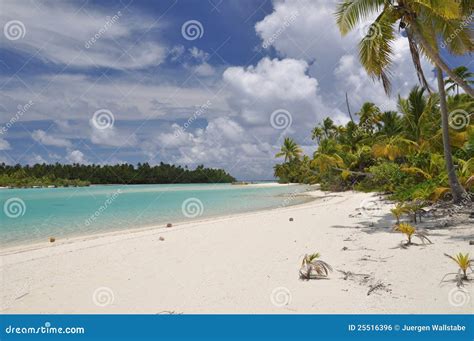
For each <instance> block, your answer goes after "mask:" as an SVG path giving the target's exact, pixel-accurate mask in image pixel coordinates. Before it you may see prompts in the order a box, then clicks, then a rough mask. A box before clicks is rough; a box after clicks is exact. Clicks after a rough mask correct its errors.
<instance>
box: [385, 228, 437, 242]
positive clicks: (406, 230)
mask: <svg viewBox="0 0 474 341" xmlns="http://www.w3.org/2000/svg"><path fill="white" fill-rule="evenodd" d="M394 229H395V231H398V232H401V233H403V234H405V235H406V236H407V238H408V240H407V243H406V244H405V246H408V245H413V242H412V241H411V238H412V237H413V236H415V237H418V238H419V239H420V240H421V242H422V243H423V244H425V242H428V243H429V244H433V243H432V242H431V240H429V239H428V237H427V236H426V233H423V232H418V231H417V230H416V229H415V228H414V227H413V226H412V225H410V224H406V223H401V224H399V225H396V226H395V228H394Z"/></svg>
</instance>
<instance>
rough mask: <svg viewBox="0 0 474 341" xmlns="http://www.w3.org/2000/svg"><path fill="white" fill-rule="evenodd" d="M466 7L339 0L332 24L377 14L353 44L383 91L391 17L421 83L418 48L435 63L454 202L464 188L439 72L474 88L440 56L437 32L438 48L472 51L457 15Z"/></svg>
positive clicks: (344, 28)
mask: <svg viewBox="0 0 474 341" xmlns="http://www.w3.org/2000/svg"><path fill="white" fill-rule="evenodd" d="M470 11H471V1H468V0H463V1H457V0H431V1H422V0H403V1H401V0H400V1H387V0H343V1H341V2H340V3H339V5H338V8H337V11H336V19H337V24H338V26H339V29H340V31H341V34H343V35H345V34H347V33H348V32H350V31H351V30H353V29H354V28H355V27H356V26H357V25H358V24H359V23H361V22H363V21H364V20H366V19H368V18H369V16H371V15H372V14H374V13H378V16H377V18H376V19H375V21H374V22H373V23H372V24H371V26H370V28H369V31H368V32H367V34H366V36H365V37H364V38H363V39H362V40H361V41H360V43H359V59H360V61H361V63H362V65H363V66H364V68H365V69H366V71H367V73H368V74H369V76H371V77H372V78H375V79H379V80H381V81H382V83H383V86H384V89H385V91H386V92H387V93H389V92H390V87H391V84H390V67H391V65H392V62H393V57H394V51H393V42H394V41H395V39H396V25H395V24H396V23H397V22H398V27H399V29H405V30H406V33H407V38H408V42H409V46H410V52H411V55H412V59H413V63H414V65H415V69H416V71H417V75H418V78H419V80H420V83H421V84H422V85H423V86H424V87H426V88H429V87H428V84H427V82H426V80H425V77H424V75H423V70H422V68H421V63H420V57H419V51H421V52H422V53H423V54H424V55H425V56H427V57H428V59H429V60H430V61H431V62H432V63H433V65H434V66H435V67H436V71H437V72H436V73H437V80H438V91H439V95H440V109H441V118H442V132H443V148H444V155H445V161H446V170H447V173H448V179H449V184H450V187H451V192H452V194H453V201H454V202H455V203H458V202H461V201H462V200H463V199H464V197H465V196H466V192H465V191H464V189H463V188H462V186H461V185H460V184H459V181H458V179H457V177H456V173H455V169H454V165H453V160H452V155H451V145H450V140H449V125H448V124H449V122H448V111H447V105H446V93H445V90H444V79H443V71H444V72H446V73H447V74H448V75H449V77H450V78H452V79H453V80H454V81H455V82H456V83H457V84H459V86H461V87H462V88H463V89H464V90H465V91H466V93H468V94H469V95H471V96H472V97H474V90H473V89H472V88H471V87H470V86H469V85H468V84H467V83H466V82H465V81H464V80H463V79H462V78H460V77H459V76H458V75H457V74H456V73H455V72H454V71H452V70H451V69H450V68H449V67H448V65H447V64H446V63H445V62H444V60H443V59H442V58H441V56H440V53H439V46H438V42H437V39H438V35H439V36H440V37H441V38H442V39H443V43H442V44H443V45H442V47H443V46H444V47H446V48H447V49H448V51H449V52H450V53H452V54H456V55H462V54H465V53H469V52H472V51H473V50H474V44H473V42H472V40H471V35H472V32H471V29H470V28H469V25H466V24H465V23H464V22H463V20H464V19H463V15H468V14H469V15H470ZM464 21H465V20H464ZM460 28H461V29H460Z"/></svg>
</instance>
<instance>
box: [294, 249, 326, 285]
mask: <svg viewBox="0 0 474 341" xmlns="http://www.w3.org/2000/svg"><path fill="white" fill-rule="evenodd" d="M319 256H320V255H319V253H317V252H316V253H313V254H310V255H308V254H306V255H304V258H303V262H302V263H301V268H300V279H303V280H310V279H322V278H327V277H328V274H329V271H332V267H331V265H329V264H328V263H326V262H324V261H322V260H320V259H318V258H319Z"/></svg>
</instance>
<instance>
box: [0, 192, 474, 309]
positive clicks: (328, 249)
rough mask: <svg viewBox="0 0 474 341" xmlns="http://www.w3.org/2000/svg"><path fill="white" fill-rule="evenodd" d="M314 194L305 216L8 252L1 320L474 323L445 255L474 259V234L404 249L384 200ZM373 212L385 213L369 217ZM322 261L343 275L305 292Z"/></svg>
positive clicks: (284, 213)
mask: <svg viewBox="0 0 474 341" xmlns="http://www.w3.org/2000/svg"><path fill="white" fill-rule="evenodd" d="M311 194H312V195H313V196H315V197H318V199H317V200H315V201H313V202H310V203H306V204H302V205H299V206H292V207H285V208H280V209H275V210H270V211H263V212H256V213H249V214H243V215H237V216H234V217H223V218H216V219H212V220H207V221H201V222H191V223H186V224H184V223H183V224H178V225H176V226H174V227H172V228H154V229H147V230H141V231H138V232H137V231H128V232H125V233H114V234H109V235H106V236H95V237H89V238H81V239H74V240H66V241H62V240H58V241H57V242H55V243H51V244H49V243H45V244H44V246H36V247H33V248H32V247H29V248H27V249H22V248H15V249H8V250H3V251H2V254H1V269H0V271H1V275H2V293H1V295H2V301H1V308H2V312H3V313H149V314H156V313H176V314H179V313H184V314H188V313H211V314H213V313H252V314H253V313H271V314H273V313H274V314H288V313H290V314H291V313H300V314H320V313H351V314H354V313H361V314H362V313H472V312H473V299H472V296H473V290H472V284H468V285H466V286H465V287H464V289H463V290H464V291H460V290H459V289H457V288H456V285H455V283H454V282H449V283H444V284H443V285H441V284H440V281H441V279H442V277H443V275H444V274H446V273H448V272H455V271H457V267H456V264H454V262H452V261H451V260H449V259H448V258H447V257H445V256H444V255H443V253H449V254H454V253H458V252H469V251H470V250H471V249H472V246H469V239H472V238H473V237H472V233H473V232H472V227H473V226H472V223H471V224H469V223H465V224H460V225H458V226H448V227H444V226H443V224H442V223H441V222H439V221H430V219H429V218H428V219H427V221H426V222H424V223H422V224H419V225H417V226H421V227H429V230H428V232H429V236H430V239H431V240H432V241H433V243H434V244H432V245H419V246H410V247H408V248H407V249H402V248H400V247H399V246H400V241H401V240H403V239H404V236H403V235H401V234H400V233H397V232H393V230H392V227H393V224H394V219H393V218H392V216H391V215H390V213H389V209H390V208H391V207H392V205H391V204H390V203H388V202H385V201H382V200H380V199H379V197H378V196H377V195H374V194H366V193H356V192H345V193H323V192H321V191H314V192H311ZM368 200H374V202H373V203H376V204H375V205H374V204H371V205H365V206H367V207H372V208H376V209H374V210H361V209H360V206H361V203H365V204H366V203H367V201H368ZM289 218H293V221H290V220H289ZM471 222H472V220H471ZM433 227H434V228H433ZM160 237H163V238H164V240H160ZM414 241H415V242H417V240H414ZM316 251H317V252H320V253H321V255H322V257H321V259H322V260H324V261H326V262H328V263H329V264H331V265H332V266H333V268H334V272H332V273H331V274H330V276H329V278H328V279H325V280H311V281H302V280H300V279H299V276H298V270H299V266H300V262H301V260H302V257H303V256H304V254H305V253H313V252H316ZM471 253H472V252H471ZM338 270H339V271H338ZM340 271H343V272H346V275H344V274H343V273H342V272H340ZM348 272H350V273H352V274H353V275H347V273H348Z"/></svg>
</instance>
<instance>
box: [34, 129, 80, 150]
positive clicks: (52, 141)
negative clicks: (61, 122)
mask: <svg viewBox="0 0 474 341" xmlns="http://www.w3.org/2000/svg"><path fill="white" fill-rule="evenodd" d="M31 136H32V137H33V139H34V140H35V141H37V142H39V143H41V144H44V145H45V146H55V147H71V146H72V144H71V142H70V141H69V140H68V139H65V138H61V137H55V136H52V135H50V134H48V133H46V132H45V131H44V130H40V129H38V130H35V131H34V132H33V133H32V134H31Z"/></svg>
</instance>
